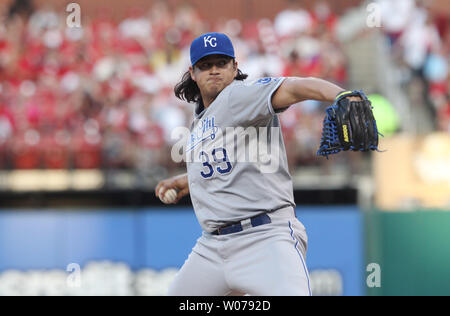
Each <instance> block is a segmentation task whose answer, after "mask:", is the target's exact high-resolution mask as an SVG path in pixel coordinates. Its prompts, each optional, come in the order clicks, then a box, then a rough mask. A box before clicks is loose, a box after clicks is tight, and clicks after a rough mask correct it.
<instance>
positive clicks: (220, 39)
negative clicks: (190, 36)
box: [191, 33, 235, 66]
mask: <svg viewBox="0 0 450 316" xmlns="http://www.w3.org/2000/svg"><path fill="white" fill-rule="evenodd" d="M208 55H226V56H230V57H232V58H235V57H234V48H233V44H232V43H231V40H230V39H229V38H228V36H226V35H225V34H223V33H206V34H203V35H202V36H199V37H197V38H196V39H195V40H193V41H192V44H191V63H192V66H194V65H195V63H196V62H198V61H199V60H200V59H202V58H203V57H205V56H208Z"/></svg>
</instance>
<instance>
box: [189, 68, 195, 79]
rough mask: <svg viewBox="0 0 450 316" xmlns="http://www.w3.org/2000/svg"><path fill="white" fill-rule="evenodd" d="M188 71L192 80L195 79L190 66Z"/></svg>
mask: <svg viewBox="0 0 450 316" xmlns="http://www.w3.org/2000/svg"><path fill="white" fill-rule="evenodd" d="M189 73H190V74H191V78H192V80H194V81H195V75H194V69H193V68H192V66H189Z"/></svg>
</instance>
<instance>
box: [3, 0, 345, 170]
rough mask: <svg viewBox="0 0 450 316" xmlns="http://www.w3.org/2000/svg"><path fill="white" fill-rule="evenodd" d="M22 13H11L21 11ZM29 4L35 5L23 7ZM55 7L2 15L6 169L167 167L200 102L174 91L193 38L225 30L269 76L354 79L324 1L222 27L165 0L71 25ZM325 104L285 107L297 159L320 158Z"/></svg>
mask: <svg viewBox="0 0 450 316" xmlns="http://www.w3.org/2000/svg"><path fill="white" fill-rule="evenodd" d="M10 11H11V10H10ZM23 12H25V13H23ZM67 15H68V14H67V13H66V12H55V11H54V10H52V9H51V8H40V9H39V10H31V9H30V10H28V11H27V10H22V11H19V10H18V13H11V14H9V15H8V14H4V15H3V20H2V21H1V23H0V68H1V70H0V169H32V168H44V169H61V168H62V169H65V168H69V169H70V168H83V169H85V168H88V169H89V168H105V169H108V168H126V169H132V168H135V169H141V170H150V169H151V168H156V167H161V168H165V169H166V170H171V169H173V168H176V167H179V165H176V164H175V163H173V162H172V160H171V159H170V149H171V145H172V144H173V142H174V140H172V139H171V131H172V130H173V128H174V127H177V126H189V124H190V122H191V121H192V109H193V105H191V104H188V103H185V102H182V101H180V100H178V99H176V98H175V96H174V94H173V87H174V85H175V84H176V83H177V82H178V81H179V80H180V79H181V76H182V74H183V73H184V72H185V71H186V70H187V69H188V66H189V45H190V42H191V41H192V40H193V39H194V38H195V37H197V36H199V35H200V34H201V33H204V32H209V31H221V32H225V33H226V34H228V35H229V36H230V37H231V38H232V40H233V43H234V45H235V49H236V54H237V60H238V62H239V68H240V69H241V70H242V71H243V72H244V73H247V74H248V75H249V79H247V80H252V79H256V78H259V77H264V76H315V77H320V78H323V79H327V80H330V81H333V82H335V83H337V84H339V85H342V86H345V83H346V76H347V74H346V60H345V56H344V55H343V53H342V51H341V50H340V48H339V45H338V43H337V41H336V40H335V37H334V29H335V25H336V22H337V20H338V17H337V16H336V15H335V14H333V12H331V11H330V9H329V7H328V6H327V5H326V3H324V2H320V3H319V4H318V5H317V6H316V7H315V9H314V10H312V11H306V10H303V9H301V8H300V7H297V5H296V4H295V3H294V2H293V3H292V5H291V6H290V7H288V8H286V9H285V10H284V11H282V12H280V13H279V14H278V15H277V16H276V18H275V19H274V20H269V19H262V20H257V21H249V22H245V23H243V22H241V21H238V20H221V21H216V22H215V24H213V25H211V23H208V22H207V21H206V20H205V19H203V18H202V17H201V16H200V14H199V12H198V11H197V10H196V9H195V8H194V7H192V6H190V5H183V6H180V7H177V9H176V10H175V11H173V10H170V9H169V7H168V6H167V5H166V4H165V2H158V3H156V4H155V5H153V6H152V7H151V9H150V10H148V11H143V10H140V9H137V8H133V9H130V10H129V12H128V13H127V17H126V18H125V19H123V20H121V21H114V20H112V19H110V18H109V16H110V14H109V13H108V10H106V9H105V10H102V11H101V12H98V13H97V14H95V16H83V17H82V21H81V27H79V28H78V27H68V26H67V24H66V22H67V21H66V19H67ZM322 108H323V105H322V104H320V103H319V102H305V103H304V104H302V105H300V106H296V107H292V108H291V109H289V110H288V111H286V112H285V113H284V114H282V115H281V120H282V123H283V129H284V135H285V140H286V143H287V144H286V145H287V146H286V147H287V148H288V155H289V162H290V167H291V168H295V167H296V166H297V165H310V164H313V165H314V164H317V163H318V162H317V161H318V160H317V159H315V158H314V155H315V151H316V150H317V146H318V144H319V142H320V136H321V135H320V134H321V125H322V124H321V121H322V119H323V114H322V113H323V111H322Z"/></svg>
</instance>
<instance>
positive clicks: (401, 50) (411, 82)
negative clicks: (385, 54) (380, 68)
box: [378, 0, 450, 133]
mask: <svg viewBox="0 0 450 316" xmlns="http://www.w3.org/2000/svg"><path fill="white" fill-rule="evenodd" d="M378 3H380V5H381V8H382V22H383V30H384V31H385V33H386V36H387V37H388V39H389V42H390V44H391V48H392V52H393V56H394V58H395V60H396V61H397V63H398V65H400V66H401V68H402V69H403V76H402V82H403V84H404V86H405V88H406V89H407V90H406V91H407V94H408V96H409V97H410V99H411V100H410V101H411V102H412V103H420V104H424V105H427V110H428V114H429V117H431V119H432V120H433V121H434V124H433V125H434V128H435V129H438V130H441V131H447V132H449V133H450V69H449V65H450V18H449V17H448V15H446V12H445V9H444V8H442V9H443V12H438V13H436V12H434V11H432V10H431V7H430V5H431V1H424V0H396V1H391V0H378ZM447 5H450V4H448V3H447Z"/></svg>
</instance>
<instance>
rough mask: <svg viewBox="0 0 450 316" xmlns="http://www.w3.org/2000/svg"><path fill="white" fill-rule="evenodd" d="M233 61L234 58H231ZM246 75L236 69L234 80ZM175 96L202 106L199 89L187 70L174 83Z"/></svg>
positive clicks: (242, 78) (244, 77) (245, 77)
mask: <svg viewBox="0 0 450 316" xmlns="http://www.w3.org/2000/svg"><path fill="white" fill-rule="evenodd" d="M233 62H234V59H233ZM247 77H248V75H247V74H244V73H243V72H242V71H241V70H240V69H238V74H237V76H236V77H235V78H234V79H235V80H241V81H243V80H245V79H247ZM173 91H174V93H175V96H176V97H177V98H178V99H181V100H183V101H187V102H189V103H190V102H195V103H198V104H199V105H201V106H203V100H202V95H201V94H200V89H199V87H198V86H197V83H196V82H195V81H194V80H193V79H192V78H191V74H190V73H189V71H186V72H185V73H184V74H183V77H182V78H181V81H180V82H178V83H177V84H176V85H175V88H174V89H173Z"/></svg>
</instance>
